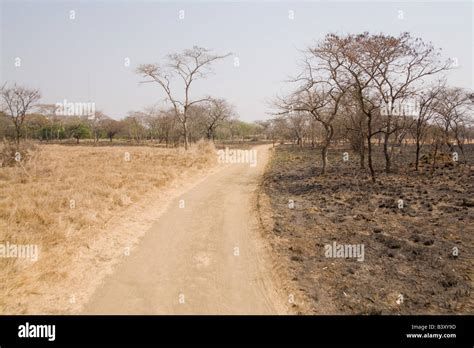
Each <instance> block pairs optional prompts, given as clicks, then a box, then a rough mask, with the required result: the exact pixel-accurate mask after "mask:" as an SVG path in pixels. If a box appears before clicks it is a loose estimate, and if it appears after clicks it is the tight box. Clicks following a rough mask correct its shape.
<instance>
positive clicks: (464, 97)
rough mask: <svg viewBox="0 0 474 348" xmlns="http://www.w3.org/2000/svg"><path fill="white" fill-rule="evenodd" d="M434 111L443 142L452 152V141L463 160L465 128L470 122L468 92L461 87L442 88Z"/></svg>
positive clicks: (470, 111) (470, 113) (470, 112)
mask: <svg viewBox="0 0 474 348" xmlns="http://www.w3.org/2000/svg"><path fill="white" fill-rule="evenodd" d="M436 113H437V117H436V122H437V124H438V126H439V127H440V128H441V130H442V132H443V142H444V143H445V144H446V146H447V147H448V148H449V150H450V151H451V152H453V151H454V144H453V142H452V141H454V142H455V143H456V145H457V146H458V147H459V149H460V150H461V153H462V155H463V158H464V160H465V159H466V157H465V154H464V142H465V138H467V128H468V126H469V125H470V123H471V122H472V103H471V99H470V95H469V93H467V92H466V91H465V90H463V89H462V88H442V89H441V90H440V93H439V94H438V102H437V104H436Z"/></svg>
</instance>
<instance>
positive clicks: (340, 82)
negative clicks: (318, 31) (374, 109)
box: [277, 40, 350, 175]
mask: <svg viewBox="0 0 474 348" xmlns="http://www.w3.org/2000/svg"><path fill="white" fill-rule="evenodd" d="M332 50H333V46H332V45H331V43H330V42H328V41H327V40H323V41H321V42H320V43H319V44H318V45H317V46H316V47H313V48H309V49H308V50H307V51H306V55H305V57H304V60H303V71H302V72H301V73H300V74H299V75H298V76H297V77H296V78H295V79H293V80H292V82H294V83H297V84H298V86H297V88H296V91H295V92H294V93H292V94H291V95H290V96H289V97H288V98H286V99H280V100H279V101H277V106H278V107H279V108H280V109H283V111H282V112H280V114H289V113H293V112H298V111H300V112H305V113H308V114H309V115H311V116H312V117H313V118H314V120H315V121H317V122H318V123H319V124H320V125H321V126H322V127H321V128H322V129H323V139H322V143H321V159H322V169H321V174H322V175H324V174H325V173H326V167H327V162H328V160H327V154H328V150H329V146H330V145H331V142H332V140H333V137H334V133H335V131H334V121H335V119H336V117H337V115H338V114H339V109H340V106H341V104H342V100H343V98H344V95H345V94H346V92H347V91H348V89H349V87H350V85H348V84H347V81H346V80H345V79H343V78H341V77H342V76H340V71H341V69H342V68H341V65H340V64H338V63H337V62H334V61H333V59H332V54H331V53H332Z"/></svg>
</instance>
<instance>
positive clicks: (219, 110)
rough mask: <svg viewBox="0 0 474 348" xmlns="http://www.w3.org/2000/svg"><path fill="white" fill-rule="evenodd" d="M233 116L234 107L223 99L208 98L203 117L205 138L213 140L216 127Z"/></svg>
mask: <svg viewBox="0 0 474 348" xmlns="http://www.w3.org/2000/svg"><path fill="white" fill-rule="evenodd" d="M233 116H235V111H234V107H233V106H232V105H231V104H229V103H228V102H227V101H226V100H225V99H216V98H210V99H209V101H208V105H207V107H206V112H205V117H204V122H205V127H206V137H207V139H209V140H214V137H215V133H216V129H217V127H219V126H220V125H221V124H222V123H224V122H225V121H226V120H229V119H230V118H232V117H233Z"/></svg>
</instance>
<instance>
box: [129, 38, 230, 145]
mask: <svg viewBox="0 0 474 348" xmlns="http://www.w3.org/2000/svg"><path fill="white" fill-rule="evenodd" d="M210 52H211V51H210V50H208V49H206V48H203V47H198V46H194V47H193V48H192V49H186V50H184V51H183V52H182V53H173V54H170V55H168V56H167V62H166V64H165V65H164V66H163V67H162V66H160V65H159V64H142V65H140V66H139V67H138V69H137V73H138V74H140V75H142V76H143V77H144V78H147V79H148V80H146V81H143V83H147V82H155V83H158V84H159V85H160V87H161V88H162V90H163V91H164V92H165V95H166V98H165V99H166V101H168V102H170V103H171V104H172V108H173V110H174V115H175V117H176V119H177V120H179V122H180V123H181V126H182V132H183V137H184V148H185V149H188V111H189V109H190V107H192V106H193V105H195V104H198V103H201V102H203V101H206V100H209V98H207V97H206V98H198V99H193V98H192V97H191V94H190V92H191V85H192V83H193V82H194V81H195V80H197V79H199V78H205V77H206V76H207V75H208V74H209V73H210V72H211V71H212V70H211V65H212V63H213V62H215V61H216V60H219V59H223V58H225V57H227V56H229V55H230V53H228V54H225V55H215V54H211V53H210ZM175 78H177V80H178V81H179V82H180V84H181V90H182V95H183V96H182V97H181V99H180V98H179V97H178V94H177V93H175V91H174V90H173V88H172V86H171V82H172V80H173V79H175Z"/></svg>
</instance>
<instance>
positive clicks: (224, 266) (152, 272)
mask: <svg viewBox="0 0 474 348" xmlns="http://www.w3.org/2000/svg"><path fill="white" fill-rule="evenodd" d="M268 148H269V147H268V146H266V145H265V146H259V147H256V148H255V149H256V150H257V151H258V161H257V166H256V167H251V166H250V165H249V164H226V165H224V166H225V168H223V169H222V170H220V171H218V172H216V173H214V174H212V175H210V176H209V177H208V178H207V179H205V180H204V181H202V182H201V183H199V184H198V185H197V186H195V187H193V188H192V189H191V190H189V191H188V192H186V193H185V194H183V195H182V196H180V197H178V198H177V199H175V201H174V202H172V203H171V204H170V207H169V208H168V209H167V210H166V211H165V213H164V214H163V215H161V217H160V219H159V220H158V221H157V222H156V223H155V224H154V225H153V227H152V228H151V229H150V230H149V231H148V232H147V233H146V234H145V236H144V237H143V238H142V240H141V242H140V243H139V244H138V245H137V246H136V247H135V248H134V249H132V250H131V253H130V256H128V257H126V258H125V259H124V260H123V261H122V262H121V263H120V264H118V265H117V266H116V268H115V270H114V272H113V273H112V274H111V275H109V276H108V277H106V278H105V279H104V282H103V283H102V284H101V285H100V286H99V287H98V288H97V290H96V292H95V293H94V295H93V296H92V298H91V299H90V301H89V302H88V303H87V304H86V305H85V307H84V311H83V313H85V314H278V313H285V311H286V310H285V304H284V300H283V296H280V295H279V294H278V291H277V290H278V287H279V285H278V284H277V280H276V278H275V277H274V276H273V274H272V267H271V265H270V262H269V260H270V257H269V255H268V251H267V247H266V242H265V241H263V240H262V239H261V237H260V236H259V233H258V231H257V218H256V209H255V199H254V198H255V197H254V193H255V190H256V188H257V185H258V182H259V179H260V176H261V174H262V173H263V169H264V166H265V163H266V162H267V159H268V156H269V155H268ZM180 200H184V208H180Z"/></svg>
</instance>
